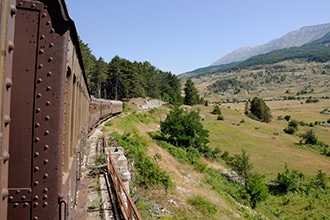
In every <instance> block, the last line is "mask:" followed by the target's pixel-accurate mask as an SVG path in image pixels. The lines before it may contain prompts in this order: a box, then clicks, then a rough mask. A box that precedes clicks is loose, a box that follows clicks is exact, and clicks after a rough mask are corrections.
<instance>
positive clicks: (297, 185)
mask: <svg viewBox="0 0 330 220" xmlns="http://www.w3.org/2000/svg"><path fill="white" fill-rule="evenodd" d="M304 179H305V175H304V174H303V173H301V172H299V171H297V170H290V169H289V167H288V164H285V167H284V172H283V173H278V174H277V179H276V180H275V182H276V183H277V184H278V187H277V189H278V190H279V192H281V193H287V192H299V191H301V190H302V189H303V188H304Z"/></svg>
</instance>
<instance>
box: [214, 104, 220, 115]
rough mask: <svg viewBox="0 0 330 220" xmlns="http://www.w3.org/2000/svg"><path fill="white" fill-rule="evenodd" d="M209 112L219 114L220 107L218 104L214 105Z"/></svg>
mask: <svg viewBox="0 0 330 220" xmlns="http://www.w3.org/2000/svg"><path fill="white" fill-rule="evenodd" d="M211 113H212V114H214V115H221V114H222V113H221V109H220V107H219V106H218V105H215V106H214V107H213V111H212V112H211Z"/></svg>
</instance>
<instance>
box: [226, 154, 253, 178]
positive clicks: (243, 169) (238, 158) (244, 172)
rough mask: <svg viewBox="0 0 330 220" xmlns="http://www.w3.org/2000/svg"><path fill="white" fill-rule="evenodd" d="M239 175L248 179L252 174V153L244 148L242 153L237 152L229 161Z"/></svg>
mask: <svg viewBox="0 0 330 220" xmlns="http://www.w3.org/2000/svg"><path fill="white" fill-rule="evenodd" d="M227 163H228V165H230V166H231V167H232V168H233V170H234V171H236V172H237V174H238V175H240V176H241V177H243V178H245V179H247V178H248V177H249V176H250V172H251V170H252V168H253V165H252V163H250V155H248V154H246V151H245V150H243V149H242V154H241V155H238V154H235V155H234V157H233V159H232V160H231V161H228V162H227Z"/></svg>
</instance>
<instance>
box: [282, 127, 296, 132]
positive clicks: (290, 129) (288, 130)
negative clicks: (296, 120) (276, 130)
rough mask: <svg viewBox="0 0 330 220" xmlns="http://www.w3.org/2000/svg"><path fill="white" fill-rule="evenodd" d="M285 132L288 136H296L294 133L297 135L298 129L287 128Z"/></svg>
mask: <svg viewBox="0 0 330 220" xmlns="http://www.w3.org/2000/svg"><path fill="white" fill-rule="evenodd" d="M283 131H284V132H285V133H287V134H294V133H296V131H297V129H295V128H294V127H287V128H284V130H283Z"/></svg>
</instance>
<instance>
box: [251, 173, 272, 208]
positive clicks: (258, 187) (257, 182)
mask: <svg viewBox="0 0 330 220" xmlns="http://www.w3.org/2000/svg"><path fill="white" fill-rule="evenodd" d="M246 191H247V193H248V194H249V196H250V204H251V207H252V208H255V207H256V206H257V203H259V202H262V201H265V200H266V199H267V197H268V187H267V186H266V184H265V182H264V179H263V177H262V176H261V175H260V174H254V175H253V176H252V177H250V178H249V179H248V180H247V183H246Z"/></svg>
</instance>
